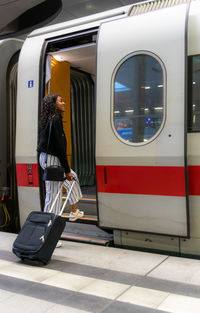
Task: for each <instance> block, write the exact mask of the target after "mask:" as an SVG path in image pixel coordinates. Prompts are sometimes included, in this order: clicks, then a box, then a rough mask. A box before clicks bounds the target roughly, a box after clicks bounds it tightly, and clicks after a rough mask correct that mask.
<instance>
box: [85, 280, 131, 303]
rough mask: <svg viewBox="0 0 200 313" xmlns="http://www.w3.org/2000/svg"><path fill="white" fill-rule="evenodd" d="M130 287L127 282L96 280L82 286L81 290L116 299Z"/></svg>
mask: <svg viewBox="0 0 200 313" xmlns="http://www.w3.org/2000/svg"><path fill="white" fill-rule="evenodd" d="M128 288H129V285H125V284H118V283H114V282H110V281H105V280H95V281H94V282H92V283H91V284H89V285H88V286H86V287H84V288H81V289H80V290H79V292H81V293H87V294H90V295H94V296H98V297H103V298H107V299H115V298H116V297H117V296H119V295H120V294H121V293H122V292H124V291H125V290H127V289H128Z"/></svg>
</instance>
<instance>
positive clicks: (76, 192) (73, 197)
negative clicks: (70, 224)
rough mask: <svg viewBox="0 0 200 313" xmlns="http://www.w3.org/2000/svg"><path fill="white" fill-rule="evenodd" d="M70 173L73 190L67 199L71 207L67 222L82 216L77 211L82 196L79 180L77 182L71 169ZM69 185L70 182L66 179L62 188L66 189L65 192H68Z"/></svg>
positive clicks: (81, 212) (80, 212) (82, 214)
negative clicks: (72, 178) (72, 179)
mask: <svg viewBox="0 0 200 313" xmlns="http://www.w3.org/2000/svg"><path fill="white" fill-rule="evenodd" d="M71 173H72V175H73V177H74V186H73V189H72V191H71V194H70V197H69V203H70V204H71V206H72V212H71V213H70V219H69V220H70V221H75V220H77V219H78V218H80V217H83V216H84V212H83V211H79V210H78V209H77V202H78V201H79V200H80V199H81V198H82V196H83V195H82V192H81V188H80V184H79V180H78V177H77V175H76V173H75V172H74V171H73V170H72V169H71ZM71 184H72V182H71V181H69V180H67V179H66V180H65V181H64V187H65V188H66V190H67V192H69V189H70V187H71Z"/></svg>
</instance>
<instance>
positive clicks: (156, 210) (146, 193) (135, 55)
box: [96, 4, 189, 237]
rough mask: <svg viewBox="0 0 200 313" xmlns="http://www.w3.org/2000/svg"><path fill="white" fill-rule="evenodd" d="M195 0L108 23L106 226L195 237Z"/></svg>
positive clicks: (102, 177) (100, 57)
mask: <svg viewBox="0 0 200 313" xmlns="http://www.w3.org/2000/svg"><path fill="white" fill-rule="evenodd" d="M187 14H188V6H187V4H182V5H176V6H173V7H168V8H164V9H160V10H155V11H151V12H148V13H145V14H140V15H135V16H129V17H127V18H124V19H119V20H115V21H111V22H108V23H104V24H102V25H101V27H100V30H99V37H98V47H97V91H96V100H97V113H96V126H97V131H96V165H97V188H98V202H99V224H100V226H102V227H108V228H109V227H112V228H114V229H122V230H123V229H124V230H133V231H142V232H149V233H157V234H167V235H173V236H183V237H189V214H188V209H189V208H188V193H187V165H186V135H187V125H186V99H187V97H186V96H187V95H186V60H187V59H186V58H187V50H186V49H187Z"/></svg>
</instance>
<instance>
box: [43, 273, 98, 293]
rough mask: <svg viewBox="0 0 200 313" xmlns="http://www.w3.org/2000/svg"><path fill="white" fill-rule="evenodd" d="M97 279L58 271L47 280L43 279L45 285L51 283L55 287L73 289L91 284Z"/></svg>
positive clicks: (76, 289)
mask: <svg viewBox="0 0 200 313" xmlns="http://www.w3.org/2000/svg"><path fill="white" fill-rule="evenodd" d="M94 280H95V279H94V278H89V277H84V276H79V275H72V274H67V273H58V274H57V275H54V276H53V277H50V278H48V279H46V280H43V281H42V283H43V284H45V285H50V286H54V287H59V288H64V289H68V290H72V291H78V290H80V289H81V288H83V287H85V286H87V285H89V284H90V283H92V282H93V281H94Z"/></svg>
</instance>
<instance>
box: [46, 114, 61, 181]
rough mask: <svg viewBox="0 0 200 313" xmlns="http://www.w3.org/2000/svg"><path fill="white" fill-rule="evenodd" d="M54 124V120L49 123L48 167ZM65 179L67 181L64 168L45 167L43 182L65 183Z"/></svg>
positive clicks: (57, 166) (56, 166) (59, 166)
mask: <svg viewBox="0 0 200 313" xmlns="http://www.w3.org/2000/svg"><path fill="white" fill-rule="evenodd" d="M52 123H53V118H52V119H51V121H50V123H49V137H48V143H47V152H46V160H45V164H46V165H47V155H48V149H49V142H50V136H51V128H52ZM65 179H66V177H65V169H64V167H63V166H61V165H50V166H46V167H45V169H44V174H43V180H44V181H46V180H50V181H63V180H65Z"/></svg>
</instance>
